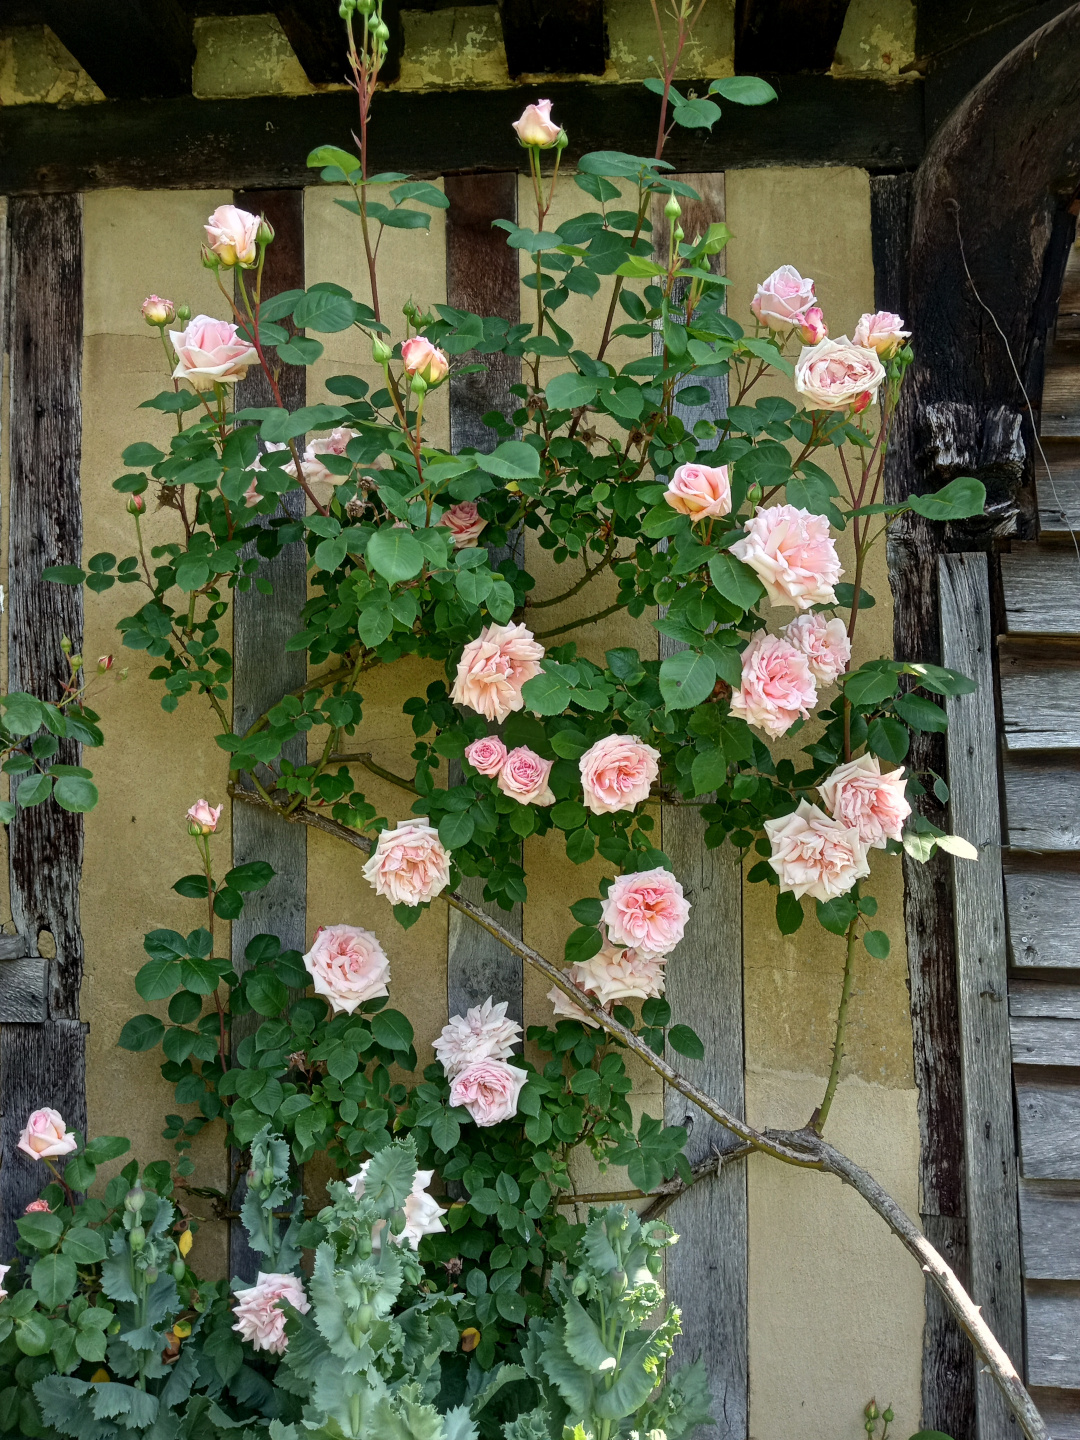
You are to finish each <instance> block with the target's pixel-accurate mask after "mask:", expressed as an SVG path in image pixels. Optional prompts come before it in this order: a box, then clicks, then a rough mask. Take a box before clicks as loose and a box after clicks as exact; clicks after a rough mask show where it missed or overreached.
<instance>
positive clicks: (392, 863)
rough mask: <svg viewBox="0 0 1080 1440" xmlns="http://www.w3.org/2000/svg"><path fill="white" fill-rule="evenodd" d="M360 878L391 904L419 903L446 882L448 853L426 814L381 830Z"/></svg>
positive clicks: (427, 899) (439, 890)
mask: <svg viewBox="0 0 1080 1440" xmlns="http://www.w3.org/2000/svg"><path fill="white" fill-rule="evenodd" d="M363 874H364V879H365V880H367V881H368V882H369V883H370V884H371V886H372V887H373V889H374V891H375V893H376V895H382V896H384V898H385V899H387V900H389V901H390V902H391V904H393V905H423V904H425V903H426V902H427V901H429V900H433V899H434V898H435V896H436V895H438V894H440V893H441V892H442V891H443V890H445V889H446V887H447V885H449V884H450V856H449V854H448V853H447V851H446V849H445V847H444V846H443V843H442V841H441V840H440V839H439V832H438V830H436V829H435V828H434V826H432V825H429V824H428V822H427V816H423V817H420V818H417V819H414V820H399V821H398V824H397V829H396V830H383V831H382V832H381V834H380V835H379V841H378V844H377V845H376V846H375V849H374V851H373V852H372V855H371V859H370V860H369V861H368V862H367V864H366V865H365V866H364V870H363Z"/></svg>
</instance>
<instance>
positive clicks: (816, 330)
mask: <svg viewBox="0 0 1080 1440" xmlns="http://www.w3.org/2000/svg"><path fill="white" fill-rule="evenodd" d="M795 323H796V324H797V325H798V327H799V339H800V340H801V341H802V343H803V344H804V345H816V344H817V343H818V342H819V341H820V340H824V339H825V337H826V335H828V333H829V327H828V325H826V324H825V315H824V312H823V311H822V310H821V309H820V307H819V306H817V305H811V307H810V309H809V310H804V311H803V312H802V314H801V315H796V317H795ZM855 343H856V344H858V343H859V342H858V341H856V342H855Z"/></svg>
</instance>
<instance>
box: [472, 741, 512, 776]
mask: <svg viewBox="0 0 1080 1440" xmlns="http://www.w3.org/2000/svg"><path fill="white" fill-rule="evenodd" d="M465 759H466V760H467V761H468V762H469V764H470V765H471V766H472V767H473V769H474V770H478V771H479V772H480V774H481V775H488V776H491V775H497V774H498V773H499V771H500V770H501V769H502V767H503V766H504V765H505V764H506V746H505V745H504V744H503V742H502V741H501V740H500V739H499V737H498V736H497V735H485V736H484V737H483V738H482V739H481V740H474V741H473V742H472V744H471V745H466V746H465Z"/></svg>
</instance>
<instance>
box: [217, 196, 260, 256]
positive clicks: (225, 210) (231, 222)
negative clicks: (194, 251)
mask: <svg viewBox="0 0 1080 1440" xmlns="http://www.w3.org/2000/svg"><path fill="white" fill-rule="evenodd" d="M205 228H206V240H207V243H208V244H209V246H210V249H211V250H213V252H214V254H215V255H216V256H217V257H218V259H219V260H220V261H221V263H222V264H223V265H254V264H255V261H256V260H257V259H258V258H259V245H258V234H259V217H258V215H252V214H251V213H250V212H249V211H247V210H238V209H237V207H236V206H235V205H219V206H218V208H217V209H216V210H215V211H214V213H213V214H212V215H211V216H210V219H209V220H208V221H207V222H206V227H205Z"/></svg>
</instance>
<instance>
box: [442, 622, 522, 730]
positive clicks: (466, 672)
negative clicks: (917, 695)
mask: <svg viewBox="0 0 1080 1440" xmlns="http://www.w3.org/2000/svg"><path fill="white" fill-rule="evenodd" d="M543 658H544V647H543V646H542V645H541V644H539V643H538V642H537V641H536V640H534V639H533V634H532V631H531V630H528V629H526V627H525V626H524V625H518V624H515V623H513V622H511V623H510V624H509V625H486V626H485V627H484V629H483V630H481V631H480V634H479V635H478V636H477V638H476V639H475V640H470V641H469V643H468V644H467V645H466V646H465V648H464V650H462V652H461V659H460V660H459V661H458V667H457V675H456V676H455V678H454V687H453V689H452V690H451V692H450V698H451V700H453V702H454V704H455V705H467V706H468V707H469V709H470V710H475V711H476V713H477V714H478V715H483V716H484V718H485V719H487V720H495V721H497V722H498V723H499V724H502V722H503V721H504V720H505V719H506V717H507V716H508V715H509V714H510V713H511V711H513V710H524V708H525V701H524V700H523V699H522V695H521V687H522V686H523V685H524V684H525V682H526V681H528V680H531V679H533V677H534V676H536V675H539V674H540V661H541V660H542V659H543Z"/></svg>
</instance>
